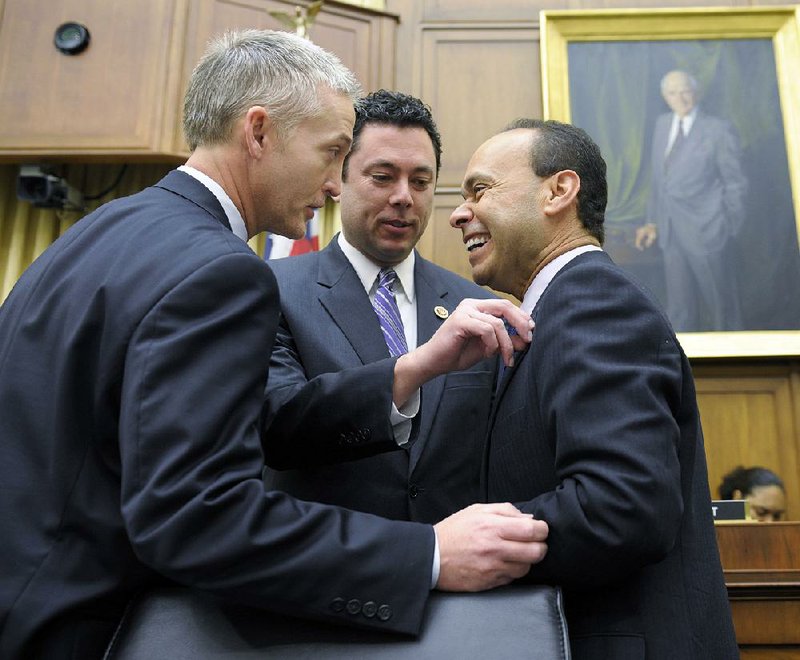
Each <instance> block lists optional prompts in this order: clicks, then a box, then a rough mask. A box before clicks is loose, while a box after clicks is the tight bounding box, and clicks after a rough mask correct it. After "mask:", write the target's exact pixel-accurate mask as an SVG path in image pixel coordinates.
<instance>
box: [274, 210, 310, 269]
mask: <svg viewBox="0 0 800 660" xmlns="http://www.w3.org/2000/svg"><path fill="white" fill-rule="evenodd" d="M318 250H319V210H316V211H315V212H314V217H313V218H311V220H309V221H308V223H306V235H305V236H303V238H298V239H297V240H293V239H291V238H286V237H285V236H279V235H277V234H268V235H267V244H266V246H265V247H264V259H282V258H283V257H293V256H295V255H297V254H305V253H306V252H316V251H318Z"/></svg>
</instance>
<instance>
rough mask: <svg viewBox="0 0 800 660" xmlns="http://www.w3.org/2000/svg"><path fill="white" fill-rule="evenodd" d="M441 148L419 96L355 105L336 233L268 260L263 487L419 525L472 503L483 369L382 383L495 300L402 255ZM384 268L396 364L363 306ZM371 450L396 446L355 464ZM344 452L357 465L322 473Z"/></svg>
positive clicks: (426, 205)
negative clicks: (455, 323)
mask: <svg viewBox="0 0 800 660" xmlns="http://www.w3.org/2000/svg"><path fill="white" fill-rule="evenodd" d="M440 154H441V140H440V137H439V133H438V131H437V129H436V125H435V124H434V121H433V118H432V117H431V114H430V111H429V110H428V108H427V107H425V106H424V104H423V103H422V102H421V101H420V100H419V99H416V98H414V97H411V96H408V95H405V94H401V93H397V92H389V91H379V92H375V93H374V94H371V95H369V96H367V97H366V98H365V99H362V100H361V101H360V102H359V103H358V104H357V106H356V122H355V128H354V129H353V147H352V150H351V152H350V154H349V155H348V157H347V159H346V161H345V167H344V172H343V182H342V195H341V214H342V233H341V234H340V235H339V236H337V237H336V238H335V239H334V240H333V241H332V242H331V244H330V245H329V246H328V247H327V248H326V249H325V250H323V251H322V252H319V253H314V254H309V255H303V256H299V257H292V258H289V259H284V260H278V261H275V262H270V263H271V265H272V266H273V270H274V271H275V276H276V277H277V279H278V284H279V286H280V289H281V305H282V319H281V324H280V326H279V330H278V339H277V342H276V346H275V350H274V352H273V354H272V362H271V365H270V380H269V385H268V395H267V399H268V403H267V409H268V413H267V424H268V433H267V438H268V445H267V446H266V447H265V449H266V457H267V462H268V463H269V464H271V465H272V466H273V467H276V468H283V469H284V470H283V471H270V472H268V474H267V476H266V481H267V484H268V485H269V486H270V487H275V488H280V489H281V490H285V491H287V492H289V493H292V494H294V495H296V496H298V497H301V498H304V499H313V500H317V501H322V502H329V503H335V504H339V505H343V506H347V507H348V508H353V509H357V510H361V511H368V512H371V513H378V514H382V515H385V516H388V517H390V518H397V519H409V520H418V521H425V522H435V521H437V520H440V519H441V518H443V517H444V516H446V515H448V514H450V513H452V512H453V511H456V510H458V509H460V508H462V507H464V506H466V505H468V504H470V503H472V502H476V501H477V500H478V495H479V491H478V477H479V470H480V462H481V456H482V451H483V439H484V435H485V431H486V424H487V420H488V414H489V405H490V399H491V393H492V388H493V384H494V379H495V361H494V360H483V361H481V362H479V363H478V364H477V365H475V366H474V367H472V368H470V369H468V370H460V371H455V372H454V373H451V374H449V375H446V376H445V375H441V376H438V377H436V378H433V379H432V380H430V381H429V382H427V383H426V384H425V385H424V386H423V387H422V388H421V391H416V392H413V393H412V394H411V396H410V398H409V397H407V396H406V395H404V396H403V397H399V396H397V391H396V390H397V387H396V386H395V388H394V390H393V385H392V384H393V381H394V382H395V383H397V382H398V380H400V379H402V378H403V374H402V371H403V370H404V368H405V367H406V359H407V358H408V357H409V356H410V355H413V354H414V351H413V349H414V347H415V346H418V345H423V344H424V343H425V342H427V341H428V340H429V339H431V337H432V336H433V335H434V333H435V332H436V331H437V329H439V328H440V327H443V326H445V325H446V319H447V317H448V316H450V315H452V313H453V312H454V310H455V309H456V307H457V306H458V304H459V302H460V301H461V300H462V299H464V298H473V299H475V298H480V299H487V300H486V301H485V302H483V303H480V304H483V305H489V304H491V305H495V304H503V305H505V304H506V303H507V301H499V300H496V299H495V300H488V299H489V298H491V295H490V294H489V292H487V291H486V290H484V289H482V288H480V287H478V286H475V285H474V284H473V283H472V282H468V281H466V280H464V279H462V278H460V277H458V276H457V275H454V274H453V273H451V272H449V271H446V270H444V269H443V268H440V267H438V266H435V265H434V264H432V263H430V262H429V261H427V260H425V259H423V258H422V257H420V256H419V254H417V252H416V251H415V249H414V247H415V246H416V244H417V242H418V241H419V239H420V237H421V236H422V234H423V232H424V231H425V228H426V227H427V225H428V220H429V218H430V216H431V210H432V207H433V193H434V188H435V186H436V177H437V174H438V171H439V165H440ZM384 269H392V271H393V272H394V273H395V274H396V280H395V281H394V285H393V291H392V292H391V294H390V297H391V298H392V299H393V302H396V304H397V311H398V312H399V323H397V328H396V329H397V330H398V332H397V333H396V334H399V335H400V336H401V339H402V340H404V343H405V348H408V349H409V350H411V351H412V352H411V353H410V354H409V355H407V356H403V357H401V358H399V359H397V358H394V359H390V354H391V355H393V354H394V352H393V351H391V350H390V348H388V347H387V337H386V336H385V334H384V332H382V330H381V324H380V321H379V318H378V316H377V315H376V311H375V309H374V301H375V299H376V297H377V296H379V295H380V294H379V292H378V289H379V281H380V277H379V274H380V273H382V272H383V271H384ZM508 304H510V303H508ZM470 313H473V312H470ZM476 313H477V312H476ZM395 339H396V337H390V338H389V340H390V342H394V340H395ZM395 360H396V362H395ZM381 447H382V448H383V451H386V450H387V449H389V450H394V451H389V452H388V453H382V454H380V455H375V456H371V457H368V458H367V457H365V456H367V455H368V454H370V453H372V454H374V453H375V450H376V448H381ZM345 452H348V453H349V457H351V458H352V457H356V458H359V457H364V458H361V460H355V461H353V462H350V463H345V464H340V465H327V466H325V465H322V464H324V463H330V462H332V461H336V460H340V459H341V458H342V457H345V456H347V454H346V453H345ZM285 468H301V469H290V470H286V469H285Z"/></svg>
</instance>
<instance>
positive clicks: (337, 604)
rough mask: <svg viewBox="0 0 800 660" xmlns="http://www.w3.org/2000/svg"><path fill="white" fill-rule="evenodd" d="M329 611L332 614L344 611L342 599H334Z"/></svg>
mask: <svg viewBox="0 0 800 660" xmlns="http://www.w3.org/2000/svg"><path fill="white" fill-rule="evenodd" d="M331 609H332V610H333V611H334V612H341V611H342V610H343V609H344V598H334V599H333V600H332V601H331Z"/></svg>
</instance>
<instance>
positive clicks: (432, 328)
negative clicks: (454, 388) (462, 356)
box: [409, 255, 459, 473]
mask: <svg viewBox="0 0 800 660" xmlns="http://www.w3.org/2000/svg"><path fill="white" fill-rule="evenodd" d="M414 281H415V287H416V294H417V343H418V344H423V343H424V342H426V341H428V340H429V339H430V338H431V337H432V336H433V334H434V333H435V332H436V331H437V330H438V329H439V328H440V327H441V325H442V323H444V319H443V318H441V316H442V313H441V311H439V313H438V314H437V313H436V311H434V310H436V309H437V308H444V309H445V310H447V312H448V315H449V314H451V313H452V312H453V311H454V310H455V308H456V307H457V305H458V303H459V300H458V299H456V298H455V297H451V296H449V295H448V294H449V291H448V286H447V282H446V281H445V278H443V277H441V275H440V273H439V271H438V270H437V268H436V267H435V266H434V265H433V264H431V263H430V262H429V261H426V260H425V259H423V258H422V257H420V256H419V255H417V261H416V264H415V268H414ZM445 379H446V376H439V377H438V378H434V379H433V380H430V381H428V382H427V383H425V385H423V387H422V405H421V406H420V423H419V425H418V427H417V429H416V441H415V442H414V444H413V445H412V446H411V455H410V465H409V473H410V472H411V471H413V470H414V468H415V467H416V465H417V463H418V462H419V459H420V456H421V455H422V451H423V449H424V448H425V443H426V441H427V439H428V437H429V436H430V432H431V427H432V425H433V421H434V419H435V417H436V411H437V410H438V409H439V402H440V401H441V399H442V394H443V392H444V383H445Z"/></svg>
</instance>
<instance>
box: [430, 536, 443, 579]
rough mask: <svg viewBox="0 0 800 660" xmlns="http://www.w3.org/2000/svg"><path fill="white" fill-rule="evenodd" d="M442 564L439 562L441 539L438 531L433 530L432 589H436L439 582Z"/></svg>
mask: <svg viewBox="0 0 800 660" xmlns="http://www.w3.org/2000/svg"><path fill="white" fill-rule="evenodd" d="M440 567H441V563H440V560H439V537H438V536H436V529H435V528H434V530H433V567H432V568H431V589H435V588H436V583H437V582H438V581H439V570H440Z"/></svg>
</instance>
